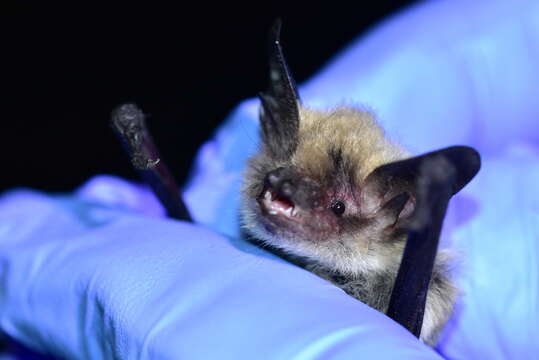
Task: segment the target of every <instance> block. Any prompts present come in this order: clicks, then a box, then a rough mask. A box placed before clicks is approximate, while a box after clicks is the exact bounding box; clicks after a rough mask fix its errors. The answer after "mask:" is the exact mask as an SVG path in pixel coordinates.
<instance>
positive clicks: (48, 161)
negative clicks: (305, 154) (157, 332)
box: [0, 0, 412, 191]
mask: <svg viewBox="0 0 539 360" xmlns="http://www.w3.org/2000/svg"><path fill="white" fill-rule="evenodd" d="M290 3H291V4H286V3H284V2H283V3H279V2H271V3H255V2H252V3H251V4H250V5H239V4H237V5H234V4H233V5H231V4H224V3H219V4H220V5H214V4H211V3H206V2H198V3H189V4H188V5H187V4H186V5H185V7H183V8H182V7H181V4H182V3H176V6H175V7H168V8H167V7H162V8H161V7H158V6H156V5H152V6H148V5H146V6H144V5H141V6H135V5H133V4H131V5H129V6H126V7H123V8H122V7H116V8H114V9H113V8H110V7H99V8H97V7H83V6H81V5H80V4H77V5H76V6H74V5H71V6H67V7H66V6H56V7H52V6H51V5H41V6H40V7H34V6H32V7H31V6H28V7H26V8H25V7H19V8H12V9H4V10H3V11H2V14H1V24H2V25H1V27H2V28H1V29H0V30H1V31H2V34H3V35H2V45H1V46H2V50H1V53H2V57H3V59H4V60H3V62H4V61H5V60H7V62H5V63H4V65H2V66H1V68H2V73H3V75H2V80H1V81H0V83H1V84H2V88H3V90H2V93H3V95H2V96H1V99H2V100H1V101H2V112H1V116H2V118H1V120H0V123H1V127H0V136H1V139H0V140H1V141H0V144H1V145H0V146H1V147H0V153H1V154H2V161H1V163H2V165H1V167H0V169H2V170H1V176H0V178H1V182H0V190H4V189H6V188H12V187H17V186H28V187H33V188H38V189H42V190H47V191H65V190H71V189H73V188H74V187H76V186H78V185H80V184H81V183H82V182H83V181H85V180H86V179H88V178H89V177H91V176H92V175H94V174H99V173H110V174H116V175H119V176H123V177H126V178H131V179H136V178H137V175H136V173H135V172H134V171H133V170H132V169H131V166H130V163H129V162H128V160H127V158H126V156H125V155H124V153H123V151H122V149H121V147H120V145H119V144H118V142H117V140H116V138H115V137H114V135H113V134H112V132H111V130H110V128H109V126H108V119H109V115H110V112H111V110H112V109H113V108H114V107H115V106H117V105H119V104H121V103H124V102H128V101H129V102H136V103H137V104H138V105H139V106H140V107H141V108H142V109H143V110H144V112H145V113H147V114H149V116H150V117H149V119H148V122H149V126H150V129H151V131H152V133H153V136H154V138H155V140H156V142H157V143H158V146H159V148H160V150H161V155H162V156H163V157H164V159H165V160H166V161H167V162H168V163H169V166H170V167H171V169H172V170H173V172H174V173H175V175H176V176H177V177H178V179H179V180H180V181H183V180H184V179H185V176H186V174H187V171H188V170H189V167H190V164H191V161H192V159H193V157H194V155H195V154H196V150H197V148H198V147H199V146H200V144H201V143H202V142H203V141H204V140H205V139H207V138H208V137H209V136H210V135H211V133H212V131H213V130H214V129H215V128H216V126H217V125H218V124H219V123H220V122H221V121H222V120H223V119H224V118H225V117H226V115H227V114H228V113H229V112H230V111H231V110H232V109H233V107H234V106H235V105H237V104H238V103H239V102H240V101H241V100H243V99H246V98H249V97H253V96H255V95H256V94H257V93H258V92H259V91H261V90H264V89H265V87H266V58H265V55H266V40H267V33H268V30H269V28H270V26H271V24H272V23H273V21H274V19H275V18H276V17H278V16H279V17H281V18H282V20H283V33H282V42H283V44H284V48H285V52H286V55H287V58H288V62H289V65H290V67H291V68H292V71H293V73H294V75H295V77H296V80H297V81H298V82H302V81H303V80H306V79H308V78H309V77H310V76H312V75H313V74H314V73H315V72H316V70H317V69H319V68H320V67H321V66H322V65H323V64H324V63H325V62H326V61H328V60H329V59H330V58H331V56H333V55H335V53H336V52H337V51H339V50H341V49H342V48H343V47H344V46H345V45H346V44H348V43H349V42H350V41H351V40H352V39H354V38H355V37H356V36H358V35H360V34H362V33H364V32H365V31H367V30H368V29H369V28H370V27H372V26H373V25H374V24H376V23H378V22H379V21H380V20H382V19H383V18H385V17H387V16H388V15H390V14H392V13H394V12H396V11H398V10H400V9H402V8H403V7H404V6H406V5H408V4H410V3H412V1H410V0H408V1H405V0H400V1H397V0H384V1H378V2H377V3H376V5H365V4H366V2H360V1H355V2H352V4H350V5H347V6H342V5H341V6H336V4H335V3H332V2H325V3H324V4H323V5H316V4H315V3H303V4H302V3H300V2H294V3H293V2H290Z"/></svg>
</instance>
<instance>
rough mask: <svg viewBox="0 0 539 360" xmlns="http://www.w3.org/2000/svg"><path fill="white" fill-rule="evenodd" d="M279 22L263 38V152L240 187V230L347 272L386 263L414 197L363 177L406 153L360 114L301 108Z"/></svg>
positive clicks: (368, 117)
mask: <svg viewBox="0 0 539 360" xmlns="http://www.w3.org/2000/svg"><path fill="white" fill-rule="evenodd" d="M279 27H280V24H279V23H277V24H276V26H275V28H274V32H273V35H274V36H273V38H272V41H271V43H270V86H269V90H268V91H267V92H265V93H263V94H261V95H260V99H261V103H262V106H261V112H260V122H261V137H262V142H261V143H262V144H261V150H260V152H259V153H258V154H257V155H256V156H255V157H254V158H253V159H251V161H250V163H249V167H248V171H247V174H246V178H245V186H244V189H243V209H242V210H243V211H242V215H243V223H244V227H245V228H246V229H247V231H249V232H250V233H251V234H253V235H254V236H255V237H256V238H257V239H259V240H262V241H264V242H266V243H268V244H270V245H271V246H274V247H278V248H281V249H284V250H285V251H287V252H290V253H292V254H294V255H298V256H302V257H307V258H312V259H317V260H319V261H322V262H326V263H327V265H330V266H331V267H333V268H335V267H337V268H339V269H340V270H342V271H344V272H350V271H356V269H354V268H353V267H355V266H362V267H371V266H372V267H378V266H380V267H384V266H385V264H382V263H380V262H383V261H384V259H386V258H387V257H391V256H393V254H396V255H395V256H399V255H398V254H400V253H401V252H402V248H403V244H402V239H403V234H404V232H403V231H402V229H401V227H400V226H399V225H400V224H401V222H402V221H400V220H402V219H404V218H406V217H407V216H408V215H409V214H410V212H411V211H412V210H413V204H414V199H413V196H411V194H409V193H408V192H406V189H405V188H404V187H402V188H399V189H397V188H391V189H383V190H380V188H379V186H378V185H375V183H377V182H378V180H379V179H373V178H372V177H370V176H369V174H371V173H372V171H373V170H374V169H375V168H376V167H378V166H379V165H381V164H384V163H387V162H390V161H394V160H398V159H401V158H402V157H404V155H405V154H404V152H403V151H402V150H401V149H400V148H399V147H398V146H396V145H395V144H393V143H391V142H390V141H389V140H387V139H386V137H385V136H384V134H383V131H382V130H381V128H380V127H379V126H378V124H377V123H376V121H375V120H374V119H373V117H372V115H371V114H370V113H368V112H366V111H361V110H358V109H354V108H352V107H344V106H343V107H339V108H336V109H333V110H330V111H314V110H310V109H307V108H304V107H302V106H301V103H300V101H299V97H298V94H297V90H296V87H295V84H294V80H293V78H292V76H291V74H290V72H289V70H288V67H287V65H286V63H285V60H284V57H283V54H282V49H281V46H280V43H279ZM369 183H373V185H369ZM395 184H396V183H394V184H393V185H395ZM368 189H371V190H370V192H369V190H368ZM380 252H385V253H387V257H386V256H383V257H380V256H379V254H380ZM371 255H373V256H371ZM387 260H388V262H392V263H394V261H393V259H390V258H387Z"/></svg>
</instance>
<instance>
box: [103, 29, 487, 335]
mask: <svg viewBox="0 0 539 360" xmlns="http://www.w3.org/2000/svg"><path fill="white" fill-rule="evenodd" d="M280 29H281V22H280V21H279V20H278V21H276V23H275V25H274V26H273V28H272V31H271V36H270V46H269V48H270V51H269V70H270V85H269V89H268V90H267V91H266V92H265V93H261V94H260V101H261V108H260V127H261V147H260V150H259V151H258V153H256V154H255V155H254V156H253V157H252V158H251V159H250V160H249V162H248V165H247V170H246V173H245V176H244V184H243V188H242V191H241V198H242V201H241V209H240V212H241V218H242V223H243V229H244V230H245V231H246V232H247V234H248V235H249V236H250V237H251V240H252V241H254V242H257V243H259V244H260V245H262V246H265V247H269V249H270V250H272V251H273V252H276V253H278V254H279V255H280V256H282V257H284V258H285V259H287V260H289V261H291V262H293V263H295V264H297V265H299V266H302V267H304V268H305V269H307V270H309V271H312V272H313V273H315V274H317V275H319V276H320V277H322V278H324V279H326V280H328V281H330V282H332V283H333V284H335V285H336V286H338V287H340V288H341V289H343V290H344V291H345V292H346V293H348V294H349V295H351V296H352V297H354V298H356V299H358V300H360V301H362V302H364V303H365V304H367V305H369V306H371V307H373V308H375V309H377V310H379V311H381V312H383V313H386V314H387V315H388V316H390V317H391V318H393V319H394V320H395V321H397V322H398V323H400V324H401V325H403V326H404V327H405V328H407V329H408V330H410V332H412V333H413V334H414V335H416V336H418V337H420V338H421V340H422V341H424V342H425V343H427V344H429V345H434V344H435V343H436V340H437V337H438V335H439V333H440V331H441V329H442V328H443V326H444V324H445V323H446V321H447V320H448V318H449V316H450V315H451V312H452V309H453V306H454V303H455V300H456V297H457V289H456V287H455V285H454V284H453V283H452V281H451V278H450V271H449V268H450V266H451V254H450V252H449V251H447V250H442V251H437V248H438V238H439V234H440V231H441V227H442V223H443V219H444V216H445V211H446V208H447V205H448V202H449V200H450V198H451V196H452V195H454V194H456V193H457V192H458V191H460V190H461V189H462V188H463V187H464V186H465V185H466V184H467V183H468V182H469V181H471V179H472V178H473V177H474V176H475V175H476V174H477V172H478V171H479V168H480V156H479V154H478V153H477V151H475V150H474V149H472V148H470V147H466V146H453V147H449V148H445V149H441V150H438V151H434V152H431V153H427V154H424V155H421V156H416V157H411V156H410V154H409V153H408V152H406V151H405V150H404V149H403V148H402V147H401V146H399V145H398V144H396V143H394V142H392V141H390V140H388V138H387V137H386V136H385V135H384V132H383V129H382V128H381V127H380V125H379V124H378V123H377V121H376V119H375V116H374V114H372V113H370V112H367V111H365V110H362V109H359V108H354V107H351V106H339V107H335V108H333V109H330V110H314V109H310V108H308V107H306V106H304V105H303V104H302V103H301V101H300V98H299V95H298V91H297V88H296V85H295V81H294V79H293V77H292V75H291V73H290V71H289V69H288V65H287V63H286V61H285V58H284V55H283V50H282V47H281V44H280V39H279V37H280ZM111 125H112V127H113V129H114V131H115V133H116V134H117V135H118V137H119V139H120V141H121V142H122V144H123V145H124V149H125V150H126V152H127V153H128V155H129V157H130V159H131V162H132V164H133V166H134V167H135V168H136V169H137V170H138V171H139V173H140V175H141V176H142V178H143V179H144V180H145V181H146V182H147V183H148V184H149V185H150V187H151V188H152V190H153V191H154V193H155V194H156V196H157V197H158V199H159V200H160V201H161V203H162V204H163V207H164V208H165V210H166V212H167V215H168V216H169V217H171V218H175V219H178V220H183V221H193V220H192V217H191V216H190V214H189V211H188V209H187V207H186V206H185V203H184V202H183V200H182V197H181V195H180V193H179V191H178V188H179V187H178V186H177V184H176V182H175V180H174V178H173V176H172V174H171V173H170V171H169V170H168V167H167V166H166V164H164V162H163V161H162V160H161V159H160V156H159V152H158V151H157V148H156V146H155V144H154V142H153V140H152V137H151V136H150V133H149V131H148V129H147V127H146V123H145V117H144V114H143V112H142V111H141V110H140V109H138V107H137V106H136V105H134V104H124V105H121V106H119V107H118V108H117V109H115V110H114V111H113V113H112V117H111Z"/></svg>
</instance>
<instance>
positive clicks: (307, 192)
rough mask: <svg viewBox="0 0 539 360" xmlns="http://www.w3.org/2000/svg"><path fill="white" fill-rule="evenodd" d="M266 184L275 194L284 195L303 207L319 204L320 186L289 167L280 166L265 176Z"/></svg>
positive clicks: (307, 207)
mask: <svg viewBox="0 0 539 360" xmlns="http://www.w3.org/2000/svg"><path fill="white" fill-rule="evenodd" d="M266 186H267V187H268V188H269V189H270V190H271V191H272V192H273V193H275V194H276V195H277V196H279V197H285V198H287V199H288V200H289V201H291V202H293V203H294V205H299V206H300V207H302V208H304V209H312V208H316V207H318V206H320V203H321V201H320V198H321V191H320V186H319V185H318V184H317V183H316V182H315V181H313V180H311V179H309V178H308V177H306V176H302V175H301V174H299V173H298V172H297V171H295V170H294V169H291V168H285V167H280V168H277V169H275V170H272V171H270V172H269V173H268V174H267V176H266Z"/></svg>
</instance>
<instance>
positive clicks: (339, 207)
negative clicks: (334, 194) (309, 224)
mask: <svg viewBox="0 0 539 360" xmlns="http://www.w3.org/2000/svg"><path fill="white" fill-rule="evenodd" d="M331 210H333V212H334V213H335V215H337V216H341V215H342V214H344V210H345V206H344V203H343V202H342V201H339V200H336V201H334V202H333V203H331Z"/></svg>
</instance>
